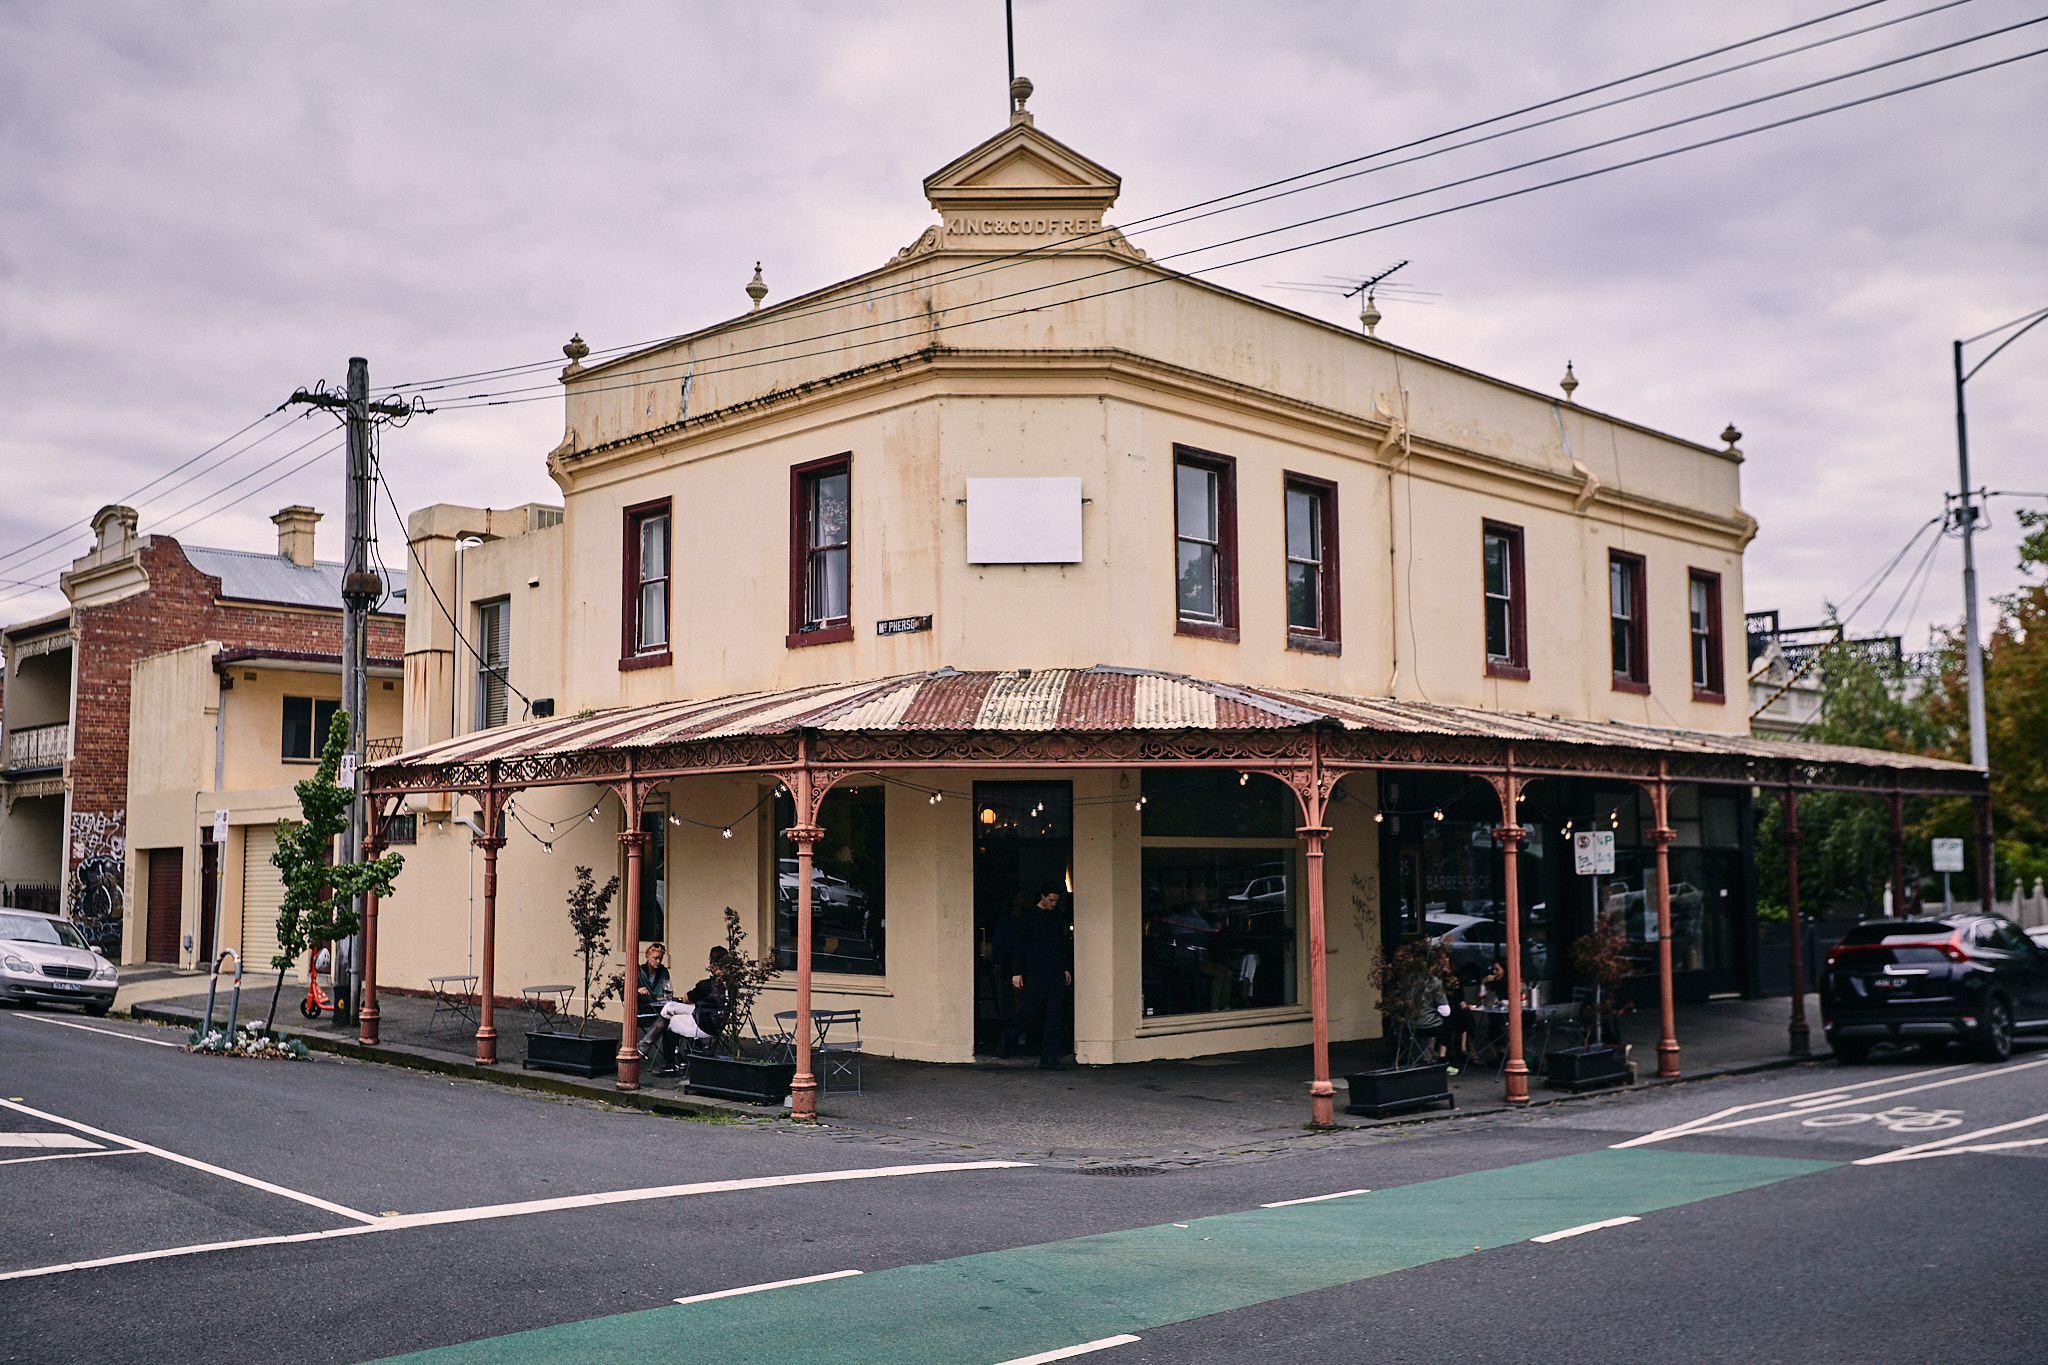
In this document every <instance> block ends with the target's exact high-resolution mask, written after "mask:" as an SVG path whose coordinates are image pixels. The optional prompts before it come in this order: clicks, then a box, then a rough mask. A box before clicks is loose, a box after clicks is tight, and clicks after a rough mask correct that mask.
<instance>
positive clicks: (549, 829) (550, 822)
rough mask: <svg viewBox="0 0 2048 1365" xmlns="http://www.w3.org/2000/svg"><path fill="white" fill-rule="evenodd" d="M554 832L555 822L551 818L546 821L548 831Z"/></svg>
mask: <svg viewBox="0 0 2048 1365" xmlns="http://www.w3.org/2000/svg"><path fill="white" fill-rule="evenodd" d="M554 832H555V822H554V821H552V820H550V821H548V833H550V834H553V833H554Z"/></svg>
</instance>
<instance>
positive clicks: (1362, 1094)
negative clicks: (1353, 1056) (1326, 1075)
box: [1344, 1063, 1458, 1119]
mask: <svg viewBox="0 0 2048 1365" xmlns="http://www.w3.org/2000/svg"><path fill="white" fill-rule="evenodd" d="M1344 1080H1345V1082H1346V1083H1347V1084H1348V1085H1350V1087H1351V1103H1349V1104H1347V1105H1345V1106H1344V1112H1345V1113H1347V1114H1365V1115H1369V1116H1370V1117H1372V1118H1376V1119H1377V1118H1384V1117H1386V1116H1387V1115H1388V1114H1396V1113H1399V1112H1400V1111H1402V1110H1404V1109H1420V1108H1422V1107H1423V1106H1424V1105H1430V1104H1435V1103H1436V1102H1437V1101H1438V1100H1447V1101H1449V1102H1450V1106H1451V1108H1453V1109H1456V1108H1457V1107H1458V1100H1457V1097H1456V1096H1454V1095H1452V1094H1451V1077H1450V1068H1449V1067H1446V1066H1444V1065H1442V1064H1441V1063H1438V1064H1436V1065H1433V1066H1390V1067H1386V1068H1383V1069H1382V1070H1379V1071H1354V1072H1353V1073H1352V1074H1350V1075H1349V1076H1346V1077H1345V1078H1344Z"/></svg>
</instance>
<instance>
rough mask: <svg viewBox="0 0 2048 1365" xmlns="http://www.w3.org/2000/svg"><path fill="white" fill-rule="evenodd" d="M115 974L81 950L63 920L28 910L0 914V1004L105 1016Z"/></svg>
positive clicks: (79, 937)
mask: <svg viewBox="0 0 2048 1365" xmlns="http://www.w3.org/2000/svg"><path fill="white" fill-rule="evenodd" d="M120 984H121V973H120V970H119V969H118V968H116V967H115V966H114V964H113V963H111V962H109V961H107V959H105V958H104V957H101V956H100V955H99V953H98V952H97V951H96V950H95V949H93V948H90V947H88V946H87V945H86V942H85V936H84V935H83V934H81V933H79V932H78V927H77V926H76V925H74V924H72V923H71V921H69V920H64V919H58V918H57V917H56V916H54V915H40V914H37V913H36V912H35V911H33V910H0V1000H6V1001H12V1002H14V1003H17V1004H33V1003H37V1002H46V1003H47V1002H54V1003H56V1004H60V1005H81V1006H83V1007H84V1008H85V1012H86V1013H87V1014H105V1013H106V1012H107V1011H108V1010H109V1009H111V1008H112V1007H113V1004H114V992H115V990H116V989H118V988H119V987H120Z"/></svg>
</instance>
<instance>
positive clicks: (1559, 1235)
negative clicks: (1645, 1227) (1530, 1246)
mask: <svg viewBox="0 0 2048 1365" xmlns="http://www.w3.org/2000/svg"><path fill="white" fill-rule="evenodd" d="M1642 1221H1643V1220H1642V1219H1640V1218H1637V1217H1635V1216H1634V1215H1632V1214H1631V1215H1630V1216H1628V1217H1626V1218H1603V1219H1601V1220H1600V1221H1599V1222H1597V1223H1581V1224H1579V1225H1578V1226H1577V1227H1575V1228H1566V1229H1564V1230H1563V1231H1562V1232H1546V1233H1544V1234H1543V1235H1542V1236H1541V1237H1531V1238H1530V1239H1529V1240H1530V1241H1532V1242H1562V1241H1563V1240H1564V1239H1565V1238H1567V1237H1577V1236H1578V1235H1579V1234H1581V1233H1586V1232H1598V1231H1600V1229H1602V1228H1618V1227H1621V1226H1622V1225H1623V1224H1626V1223H1640V1222H1642Z"/></svg>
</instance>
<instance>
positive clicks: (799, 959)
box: [788, 746, 825, 1123]
mask: <svg viewBox="0 0 2048 1365" xmlns="http://www.w3.org/2000/svg"><path fill="white" fill-rule="evenodd" d="M807 748H808V746H807ZM792 776H793V779H794V785H793V786H792V787H791V788H790V795H791V796H792V797H793V798H794V804H795V807H796V818H797V823H796V824H794V825H791V826H790V827H789V830H788V833H789V837H790V838H791V839H793V840H795V841H796V1028H795V1030H794V1033H795V1035H796V1036H795V1038H794V1039H793V1041H794V1043H795V1045H796V1074H795V1075H794V1076H793V1077H791V1078H790V1082H789V1095H790V1100H789V1116H790V1117H791V1118H792V1119H794V1120H796V1121H797V1122H798V1123H815V1122H817V1118H818V1078H817V1077H815V1076H813V1075H812V1074H811V852H812V850H813V849H814V848H815V847H816V846H817V843H818V840H820V839H822V838H824V837H825V831H824V830H823V829H822V828H821V827H820V826H819V825H818V801H819V800H820V799H821V798H822V797H823V795H824V793H822V792H819V793H816V794H813V792H812V791H811V770H810V767H809V766H808V765H806V766H804V767H801V768H798V769H797V770H796V772H795V773H794V774H793V775H792Z"/></svg>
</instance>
